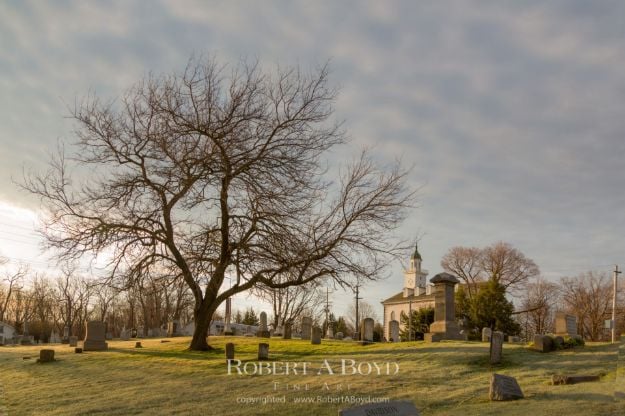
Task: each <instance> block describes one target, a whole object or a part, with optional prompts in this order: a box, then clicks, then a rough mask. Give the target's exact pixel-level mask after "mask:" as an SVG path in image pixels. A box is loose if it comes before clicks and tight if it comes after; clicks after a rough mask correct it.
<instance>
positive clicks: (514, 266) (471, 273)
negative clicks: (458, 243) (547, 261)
mask: <svg viewBox="0 0 625 416" xmlns="http://www.w3.org/2000/svg"><path fill="white" fill-rule="evenodd" d="M441 267H442V268H443V269H444V270H445V271H447V272H449V273H452V274H454V275H456V276H458V277H459V278H460V279H462V280H463V281H464V283H465V284H466V285H467V287H468V291H467V294H468V295H469V297H473V296H474V295H475V294H476V293H477V291H478V290H479V285H480V283H481V282H484V281H486V280H493V281H495V282H497V283H499V284H501V285H502V286H503V287H504V288H505V289H506V290H508V291H511V292H517V291H520V290H522V289H523V286H524V285H525V283H526V282H527V281H528V280H529V279H531V278H533V277H537V276H538V275H539V274H540V270H539V269H538V266H536V263H534V261H533V260H531V259H528V258H527V257H525V255H524V254H523V253H521V252H520V251H519V250H517V249H516V248H514V247H512V246H511V245H510V244H508V243H504V242H498V243H494V244H492V245H490V246H488V247H485V248H482V249H479V248H476V247H453V248H451V249H450V250H449V251H448V252H447V254H445V256H444V257H443V259H442V260H441Z"/></svg>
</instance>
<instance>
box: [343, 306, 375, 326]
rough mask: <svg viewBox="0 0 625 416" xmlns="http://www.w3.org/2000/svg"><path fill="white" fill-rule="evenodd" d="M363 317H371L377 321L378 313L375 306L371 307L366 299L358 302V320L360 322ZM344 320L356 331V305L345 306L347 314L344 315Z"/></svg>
mask: <svg viewBox="0 0 625 416" xmlns="http://www.w3.org/2000/svg"><path fill="white" fill-rule="evenodd" d="M365 318H371V319H373V320H374V321H375V322H378V313H377V312H376V308H375V307H373V305H371V304H370V303H368V302H366V301H364V300H363V301H360V302H358V322H362V320H363V319H365ZM345 320H346V322H347V324H348V325H349V326H350V329H352V330H353V331H358V328H356V305H355V304H353V305H349V308H347V315H346V316H345Z"/></svg>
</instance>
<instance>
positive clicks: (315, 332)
mask: <svg viewBox="0 0 625 416" xmlns="http://www.w3.org/2000/svg"><path fill="white" fill-rule="evenodd" d="M310 343H311V344H314V345H319V344H321V328H319V327H318V326H314V327H313V329H312V337H311V339H310Z"/></svg>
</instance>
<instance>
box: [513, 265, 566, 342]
mask: <svg viewBox="0 0 625 416" xmlns="http://www.w3.org/2000/svg"><path fill="white" fill-rule="evenodd" d="M558 305H559V291H558V285H557V284H556V283H553V282H549V281H547V280H545V279H543V278H540V277H539V278H537V279H536V280H534V281H532V282H530V283H528V284H527V285H526V287H525V293H524V294H523V296H522V297H521V310H522V311H526V312H524V313H521V314H520V316H519V321H520V323H521V327H522V328H523V330H524V331H525V338H526V339H528V340H529V339H532V337H533V336H534V334H546V333H549V332H553V330H554V314H555V312H556V309H557V308H558Z"/></svg>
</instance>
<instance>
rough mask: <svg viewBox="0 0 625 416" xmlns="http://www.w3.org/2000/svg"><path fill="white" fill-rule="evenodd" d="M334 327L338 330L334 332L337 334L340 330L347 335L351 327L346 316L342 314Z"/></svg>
mask: <svg viewBox="0 0 625 416" xmlns="http://www.w3.org/2000/svg"><path fill="white" fill-rule="evenodd" d="M334 329H336V332H334V333H335V334H336V333H338V332H342V333H343V336H347V334H348V332H349V329H348V327H347V323H346V322H345V318H343V317H342V316H340V317H339V319H338V320H337V321H336V326H335V328H334Z"/></svg>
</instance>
